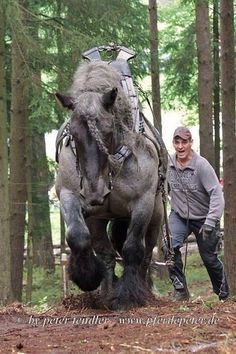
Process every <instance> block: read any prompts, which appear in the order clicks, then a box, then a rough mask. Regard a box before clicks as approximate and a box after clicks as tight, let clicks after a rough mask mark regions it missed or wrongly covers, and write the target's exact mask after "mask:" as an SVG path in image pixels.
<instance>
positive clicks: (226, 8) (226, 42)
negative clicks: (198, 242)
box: [220, 0, 236, 295]
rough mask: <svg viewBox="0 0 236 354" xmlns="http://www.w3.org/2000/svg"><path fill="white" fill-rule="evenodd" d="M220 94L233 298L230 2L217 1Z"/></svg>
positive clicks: (235, 169)
mask: <svg viewBox="0 0 236 354" xmlns="http://www.w3.org/2000/svg"><path fill="white" fill-rule="evenodd" d="M220 4H221V9H220V11H221V76H222V77H221V85H222V87H221V94H222V126H223V141H224V145H223V166H224V194H225V215H224V242H225V248H224V251H225V255H224V263H225V268H226V274H227V276H228V281H229V286H230V292H231V295H236V282H235V279H236V237H235V230H236V193H235V184H236V155H235V151H236V126H235V125H236V122H235V57H234V17H233V16H234V8H233V0H221V2H220Z"/></svg>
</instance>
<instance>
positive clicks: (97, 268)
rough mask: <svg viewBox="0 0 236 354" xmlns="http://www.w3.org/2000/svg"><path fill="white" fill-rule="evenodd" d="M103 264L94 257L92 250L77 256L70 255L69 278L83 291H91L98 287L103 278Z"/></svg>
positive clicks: (104, 270)
mask: <svg viewBox="0 0 236 354" xmlns="http://www.w3.org/2000/svg"><path fill="white" fill-rule="evenodd" d="M105 272H106V269H105V264H104V263H103V262H102V261H101V260H100V259H99V258H98V257H96V256H95V254H94V253H93V251H92V250H88V251H86V252H81V253H78V254H75V253H73V252H72V253H71V255H70V259H69V266H68V273H69V278H70V279H71V280H72V281H73V282H74V283H75V284H76V285H77V286H78V287H79V288H80V289H81V290H83V291H92V290H95V289H97V288H98V287H99V285H100V283H101V281H102V279H103V278H104V277H105Z"/></svg>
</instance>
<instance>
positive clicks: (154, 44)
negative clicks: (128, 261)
mask: <svg viewBox="0 0 236 354" xmlns="http://www.w3.org/2000/svg"><path fill="white" fill-rule="evenodd" d="M148 3H149V7H148V9H149V31H150V35H149V39H150V55H151V79H152V106H153V123H154V126H155V127H156V128H157V129H158V131H159V132H160V134H162V122H161V98H160V80H159V58H158V29H157V2H156V0H149V2H148ZM161 245H162V239H161V237H159V238H158V241H157V258H158V260H159V261H161V262H164V254H163V252H162V251H161ZM157 276H158V277H159V278H160V279H167V278H168V272H167V268H166V267H165V268H164V267H159V269H158V272H157Z"/></svg>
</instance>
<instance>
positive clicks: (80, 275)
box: [60, 189, 105, 291]
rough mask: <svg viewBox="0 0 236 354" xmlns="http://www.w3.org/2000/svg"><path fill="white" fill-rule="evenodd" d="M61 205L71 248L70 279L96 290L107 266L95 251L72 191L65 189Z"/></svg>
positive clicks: (84, 288) (81, 287) (86, 288)
mask: <svg viewBox="0 0 236 354" xmlns="http://www.w3.org/2000/svg"><path fill="white" fill-rule="evenodd" d="M60 205H61V211H62V214H63V217H64V220H65V222H66V225H67V234H66V239H67V243H68V245H69V247H70V249H71V256H70V260H69V267H68V272H69V276H70V279H71V280H72V281H73V282H74V283H76V284H77V285H78V287H79V288H80V289H81V290H83V291H92V290H95V289H97V287H98V286H99V285H100V283H101V281H102V279H103V277H104V275H105V266H104V263H103V262H102V261H101V260H99V259H98V258H97V257H96V256H95V254H94V252H93V249H92V239H91V234H90V232H89V229H88V227H87V225H86V223H85V220H84V217H83V214H82V209H81V205H80V202H79V200H78V199H77V198H76V197H75V196H74V194H73V193H72V192H71V191H69V190H67V189H63V190H62V191H61V193H60Z"/></svg>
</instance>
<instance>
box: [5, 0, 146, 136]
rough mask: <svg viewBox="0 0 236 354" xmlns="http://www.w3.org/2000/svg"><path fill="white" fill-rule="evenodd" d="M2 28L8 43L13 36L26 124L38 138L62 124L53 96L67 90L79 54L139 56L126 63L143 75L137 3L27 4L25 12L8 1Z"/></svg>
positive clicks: (141, 15) (60, 0)
mask: <svg viewBox="0 0 236 354" xmlns="http://www.w3.org/2000/svg"><path fill="white" fill-rule="evenodd" d="M7 24H8V33H9V43H10V42H11V37H12V33H14V34H16V36H17V42H18V45H19V47H20V49H21V52H22V56H24V60H25V62H26V65H27V72H26V73H25V74H26V77H27V80H28V83H29V85H30V95H29V96H30V97H29V101H30V102H29V114H30V122H31V127H32V129H37V130H38V131H39V132H48V131H51V130H52V129H53V128H54V129H57V128H58V127H59V126H60V124H61V122H62V121H64V119H65V116H66V112H65V114H62V112H61V108H60V109H59V107H57V105H56V101H55V98H54V95H53V93H55V92H56V91H58V90H62V91H66V90H67V89H68V88H69V87H70V85H71V81H72V76H73V73H74V70H75V68H76V66H77V65H78V62H79V61H80V60H81V53H82V52H83V51H85V50H88V49H90V48H92V47H95V46H100V45H107V44H110V43H114V44H117V45H124V46H126V47H129V48H131V49H133V50H134V51H135V52H137V53H138V55H137V58H136V59H135V60H133V62H132V63H131V66H132V72H133V75H134V76H135V77H143V76H144V75H145V74H146V73H147V70H148V65H147V63H148V51H147V50H145V48H148V9H147V7H146V6H145V5H143V4H142V3H141V2H140V1H139V0H120V1H112V2H111V1H110V0H99V1H98V0H90V1H84V0H76V1H75V0H56V1H54V2H48V1H45V0H39V1H37V2H35V1H33V0H29V1H28V2H27V7H26V5H25V3H24V2H20V1H17V0H11V1H9V2H8V4H7ZM9 55H10V53H9ZM107 59H108V60H109V58H107ZM7 61H8V60H7ZM9 74H10V73H9Z"/></svg>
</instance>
